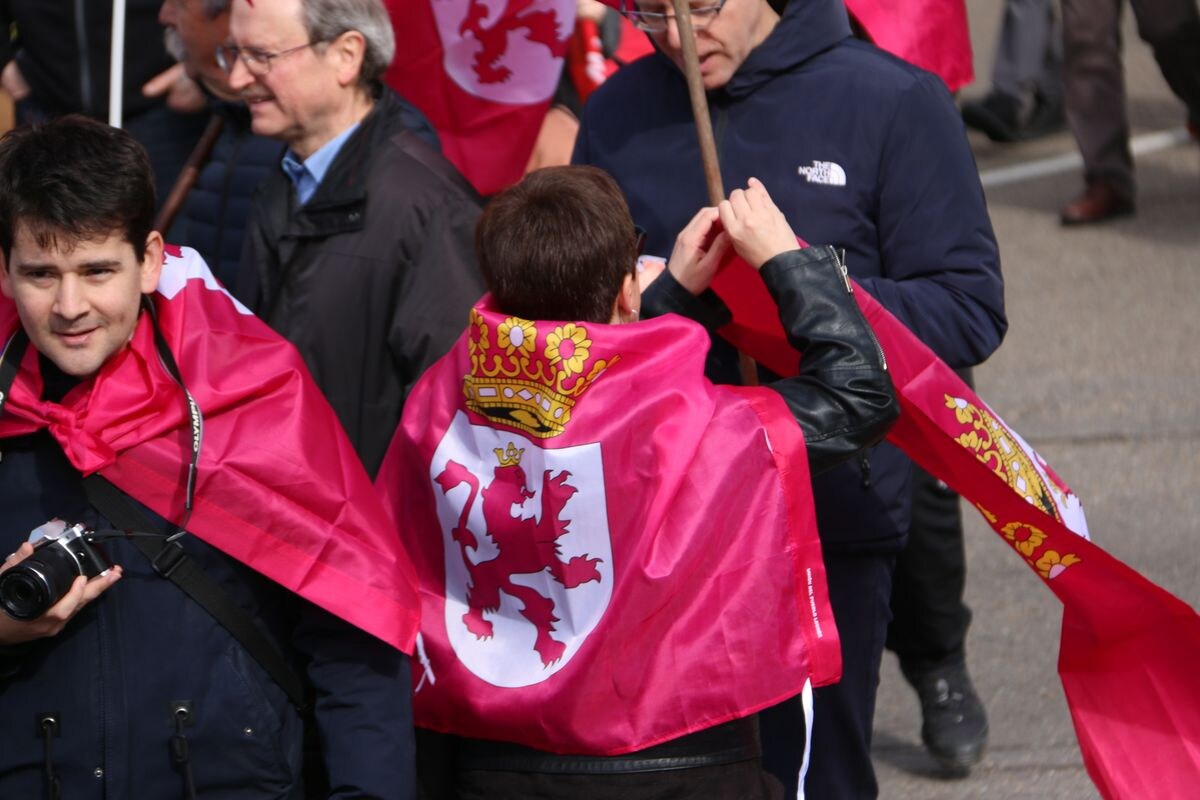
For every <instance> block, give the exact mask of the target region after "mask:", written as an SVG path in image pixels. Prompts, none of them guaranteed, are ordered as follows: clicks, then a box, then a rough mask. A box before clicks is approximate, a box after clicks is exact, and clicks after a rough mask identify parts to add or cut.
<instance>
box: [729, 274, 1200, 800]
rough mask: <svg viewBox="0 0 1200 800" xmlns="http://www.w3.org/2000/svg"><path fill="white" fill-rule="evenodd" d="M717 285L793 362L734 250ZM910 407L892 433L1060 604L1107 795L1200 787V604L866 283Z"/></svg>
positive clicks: (766, 344) (871, 313)
mask: <svg viewBox="0 0 1200 800" xmlns="http://www.w3.org/2000/svg"><path fill="white" fill-rule="evenodd" d="M713 288H714V289H715V290H716V291H717V293H718V294H719V295H720V296H721V297H722V299H724V300H725V302H726V303H727V304H728V305H729V307H730V309H731V311H732V312H733V322H732V323H731V324H730V325H729V326H727V328H725V329H723V330H722V333H723V335H724V336H725V337H726V338H727V339H728V340H729V341H730V342H732V343H733V344H734V345H735V346H737V347H739V349H742V350H743V351H744V352H746V353H748V354H749V355H751V356H753V357H754V358H756V359H758V360H759V361H760V362H761V363H763V364H765V365H766V366H767V367H769V368H771V369H772V370H774V371H776V372H778V373H780V374H784V375H786V374H794V373H795V371H796V370H795V366H794V365H795V364H796V352H795V351H794V350H792V349H791V347H790V346H789V345H788V344H787V341H786V338H785V335H784V332H783V328H782V326H781V325H780V324H779V320H778V315H777V313H776V312H775V308H774V304H773V302H772V300H771V297H770V295H769V294H768V292H767V289H766V286H765V285H764V284H763V282H762V279H761V278H760V277H759V276H758V274H757V273H756V272H755V271H754V270H753V269H752V268H751V267H750V266H749V265H747V264H746V263H745V262H742V261H740V260H737V259H735V260H734V261H732V262H731V263H730V264H729V265H728V266H727V267H726V268H725V269H724V270H723V271H722V272H721V273H720V274H719V275H718V277H717V280H716V281H714V283H713ZM855 295H856V297H857V298H858V302H859V305H860V306H861V307H862V309H863V312H864V314H865V315H866V317H867V320H868V321H869V322H870V323H871V326H872V327H873V328H874V330H875V333H876V336H877V337H878V339H879V341H880V344H881V345H882V347H883V350H884V353H885V355H886V358H887V362H888V369H889V371H890V372H891V375H892V381H893V383H894V384H895V387H896V391H897V394H898V395H899V397H900V404H901V417H900V420H899V421H898V422H897V423H896V425H895V426H894V427H893V428H892V431H891V433H890V434H889V436H888V439H889V440H890V441H891V442H892V443H893V444H895V445H897V446H898V447H900V448H901V449H902V450H903V451H904V452H905V453H906V454H908V456H909V457H911V458H912V459H913V460H914V461H915V462H916V463H918V464H920V465H921V466H922V467H923V468H924V469H926V470H927V471H928V472H930V473H932V474H933V475H935V476H936V477H938V478H940V479H941V480H943V481H945V482H946V483H947V484H948V485H949V486H950V487H951V488H953V489H954V490H955V491H956V492H958V493H959V494H960V495H962V496H963V497H965V498H966V499H967V500H968V501H969V502H971V503H972V504H973V505H974V506H975V507H976V508H977V509H978V510H979V513H980V514H982V515H983V516H984V518H985V519H986V520H987V521H988V523H989V524H990V525H991V526H992V528H994V529H995V530H996V532H997V533H999V534H1000V536H1001V537H1003V539H1004V541H1005V542H1006V543H1007V544H1008V545H1009V546H1011V547H1012V548H1013V549H1014V550H1015V551H1016V553H1017V554H1018V555H1019V556H1020V557H1021V558H1022V559H1023V560H1024V561H1025V562H1026V563H1027V564H1028V565H1029V566H1030V568H1031V569H1033V571H1034V572H1035V573H1037V575H1038V576H1039V577H1040V578H1041V579H1042V581H1043V582H1045V584H1046V585H1047V586H1048V587H1049V589H1050V590H1051V591H1053V592H1054V594H1055V596H1057V597H1058V598H1059V600H1061V601H1062V603H1063V629H1062V640H1061V644H1060V650H1059V674H1060V677H1061V679H1062V683H1063V688H1064V690H1065V693H1066V697H1067V703H1068V706H1069V707H1070V710H1071V716H1072V719H1073V720H1074V723H1075V730H1076V734H1077V736H1078V738H1079V744H1080V749H1081V751H1082V753H1083V759H1084V764H1085V765H1086V767H1087V770H1088V773H1089V775H1090V776H1091V777H1092V780H1093V781H1094V782H1095V784H1096V786H1097V787H1098V788H1099V789H1100V791H1101V793H1102V794H1103V795H1104V796H1105V797H1106V798H1143V797H1154V798H1190V797H1194V796H1195V793H1196V787H1197V786H1200V680H1197V678H1196V668H1197V665H1200V616H1198V615H1197V614H1196V612H1195V611H1194V610H1193V609H1192V608H1191V607H1190V606H1188V605H1187V604H1186V603H1184V602H1183V601H1181V600H1179V599H1178V598H1176V597H1174V596H1173V595H1171V594H1169V593H1168V592H1166V591H1165V590H1163V589H1161V588H1159V587H1158V586H1156V585H1154V584H1153V583H1151V582H1150V581H1148V580H1146V579H1145V578H1144V577H1142V576H1141V575H1139V574H1138V573H1137V572H1135V571H1134V570H1132V569H1130V568H1129V567H1128V566H1126V565H1125V564H1123V563H1121V562H1120V561H1118V560H1117V559H1115V558H1113V557H1112V556H1110V555H1109V554H1107V553H1105V552H1104V551H1103V550H1101V549H1100V548H1099V547H1097V546H1096V545H1094V544H1092V542H1091V541H1090V540H1089V538H1088V532H1087V527H1086V523H1085V521H1084V517H1083V512H1082V509H1081V507H1080V503H1079V499H1078V498H1077V497H1076V496H1075V495H1074V494H1072V493H1071V491H1070V489H1068V488H1067V486H1066V484H1065V483H1064V482H1063V481H1062V480H1061V479H1060V478H1059V477H1058V476H1057V475H1056V474H1055V473H1054V472H1053V470H1051V468H1050V466H1049V465H1048V464H1046V462H1045V461H1043V460H1042V458H1041V457H1040V456H1039V455H1038V454H1037V453H1036V452H1035V451H1034V450H1033V449H1032V448H1031V447H1030V446H1029V445H1028V444H1027V443H1026V442H1025V441H1024V440H1023V439H1022V438H1021V437H1020V436H1019V435H1018V434H1017V432H1016V431H1014V430H1012V429H1011V428H1009V427H1008V426H1007V425H1005V423H1004V421H1003V420H1002V419H1000V417H999V415H997V414H996V413H995V412H994V411H993V410H992V409H991V408H989V407H988V406H987V404H986V403H984V402H983V401H982V400H980V399H979V397H977V396H976V395H975V393H974V392H973V391H972V390H971V389H970V388H969V387H968V386H967V385H966V384H964V383H963V382H962V381H961V380H959V379H958V377H957V376H956V375H955V374H954V373H953V371H952V370H950V368H949V367H947V366H946V365H945V364H944V363H942V362H941V361H940V360H939V359H938V358H937V356H935V355H934V354H933V353H932V352H931V351H930V350H929V349H928V348H927V347H925V345H923V344H922V343H921V342H920V341H919V340H918V339H917V338H916V337H915V336H914V335H913V334H912V333H911V332H910V331H909V330H908V329H907V328H906V327H905V326H904V325H903V324H902V323H900V322H899V321H898V320H897V319H896V318H895V317H893V316H892V315H891V314H890V313H888V312H887V311H886V310H885V309H884V308H883V307H882V306H881V305H880V304H879V303H878V302H877V301H875V300H874V299H873V298H872V297H870V296H869V295H868V294H867V293H866V292H865V291H864V290H863V289H862V288H861V287H858V286H856V287H855Z"/></svg>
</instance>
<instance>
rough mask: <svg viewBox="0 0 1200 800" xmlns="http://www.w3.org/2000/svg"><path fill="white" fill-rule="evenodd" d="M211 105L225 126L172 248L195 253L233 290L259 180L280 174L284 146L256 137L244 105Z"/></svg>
mask: <svg viewBox="0 0 1200 800" xmlns="http://www.w3.org/2000/svg"><path fill="white" fill-rule="evenodd" d="M212 106H213V113H214V114H217V115H219V116H220V117H221V118H222V120H224V125H223V127H222V128H221V135H220V136H219V137H217V141H216V143H215V144H214V145H213V150H212V154H211V155H210V156H209V159H208V162H207V163H206V164H205V165H204V168H203V169H202V170H200V175H199V176H198V177H197V178H196V184H195V185H194V186H193V187H192V190H191V192H189V193H188V198H187V202H186V203H185V204H184V206H183V211H182V212H181V213H180V215H179V220H178V221H177V222H176V223H175V227H174V229H173V230H174V231H175V232H176V235H175V238H176V239H178V241H177V242H174V244H182V245H187V246H188V247H192V248H194V249H195V250H196V251H197V252H199V253H200V255H202V256H203V257H204V261H205V263H207V264H208V265H209V267H210V268H211V269H212V271H213V274H214V275H216V276H217V277H218V278H219V279H220V280H221V283H223V284H225V285H226V286H228V287H230V288H232V287H234V286H236V285H237V272H238V264H239V263H240V262H241V258H242V240H243V239H244V238H245V234H246V219H247V218H248V217H249V216H250V201H251V198H252V197H253V196H254V190H255V189H257V188H258V185H259V184H260V183H262V181H263V179H264V178H266V177H267V175H269V174H270V173H271V172H272V171H273V170H277V169H279V163H280V161H281V160H282V159H283V150H284V146H283V143H282V142H279V141H276V140H274V139H267V138H264V137H262V136H255V135H254V133H253V132H252V131H251V130H250V111H249V110H248V109H247V108H246V107H245V106H244V105H241V104H240V103H239V104H233V103H222V102H218V101H214V102H213V104H212Z"/></svg>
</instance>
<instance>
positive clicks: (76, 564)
mask: <svg viewBox="0 0 1200 800" xmlns="http://www.w3.org/2000/svg"><path fill="white" fill-rule="evenodd" d="M33 533H34V534H35V535H36V534H40V537H37V538H35V537H31V538H33V540H34V545H33V554H32V555H30V556H29V558H26V559H25V560H24V561H22V562H21V563H19V564H17V565H16V566H15V567H13V568H11V569H9V570H7V571H5V572H4V573H2V574H0V608H3V609H4V611H5V613H7V614H8V615H9V616H10V617H12V618H13V619H18V620H31V619H37V618H38V617H40V616H41V615H42V614H45V613H46V611H48V610H49V609H50V607H51V606H53V605H54V604H55V603H57V602H58V601H59V600H60V599H62V596H63V595H65V594H66V593H67V591H68V590H69V589H70V588H71V584H72V583H73V582H74V581H75V578H77V577H78V576H80V575H82V576H83V577H85V578H89V579H91V578H94V577H96V576H97V575H104V574H106V573H107V572H108V571H109V570H110V569H112V563H111V562H110V561H109V560H108V557H107V556H106V555H105V554H104V551H103V550H101V549H100V546H99V545H98V544H96V542H95V541H93V538H94V536H95V533H94V532H93V531H91V530H89V529H88V528H86V527H85V526H84V525H82V524H81V523H74V524H68V523H66V522H63V521H62V520H59V519H55V520H51V521H50V522H47V523H46V524H45V525H42V526H40V527H39V528H37V529H35V530H34V531H33Z"/></svg>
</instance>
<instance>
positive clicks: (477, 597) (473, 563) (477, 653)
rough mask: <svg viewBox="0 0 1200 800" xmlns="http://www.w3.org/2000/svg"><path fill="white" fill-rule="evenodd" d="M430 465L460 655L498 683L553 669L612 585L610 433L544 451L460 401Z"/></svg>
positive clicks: (451, 629)
mask: <svg viewBox="0 0 1200 800" xmlns="http://www.w3.org/2000/svg"><path fill="white" fill-rule="evenodd" d="M430 467H431V469H430V478H431V479H432V481H433V485H434V487H435V492H434V493H435V497H436V498H437V506H438V518H439V520H440V521H441V523H442V532H443V536H444V542H445V546H446V550H445V553H446V562H445V563H446V592H445V597H446V613H445V624H446V634H447V637H448V639H449V641H450V645H451V647H452V648H453V649H454V652H455V655H456V656H457V657H458V659H459V660H460V661H461V662H462V663H463V665H464V666H466V667H467V668H468V669H469V670H470V671H471V672H473V673H474V674H475V675H477V676H478V677H480V678H482V679H483V680H485V681H487V682H489V683H491V684H493V685H496V686H509V687H516V686H528V685H531V684H534V683H539V682H540V681H543V680H545V679H546V678H548V677H549V676H550V675H553V674H554V673H555V672H557V671H558V670H559V669H560V668H561V667H562V666H564V665H565V664H566V663H567V662H568V661H570V659H571V657H572V656H573V655H574V654H575V652H576V651H577V650H578V649H579V647H580V645H582V644H583V641H584V639H585V638H586V637H587V636H588V634H590V633H591V631H592V630H593V629H594V628H595V626H596V624H597V623H598V622H599V621H600V618H601V616H603V614H604V611H605V609H606V608H607V607H608V602H609V599H610V598H611V595H612V580H613V575H612V566H611V565H612V544H611V542H610V540H609V537H608V524H607V513H606V510H605V500H604V478H603V471H602V469H603V468H602V462H601V459H600V446H599V444H590V445H580V446H576V447H568V448H559V449H554V450H545V449H542V448H540V447H538V446H537V445H536V444H534V443H533V442H532V441H530V440H528V439H526V438H524V437H522V436H520V435H517V434H514V433H511V432H501V431H497V430H495V429H493V428H487V427H482V426H477V425H471V424H470V423H469V422H468V420H467V419H466V418H465V417H464V416H463V415H462V414H461V412H460V413H459V414H458V415H457V416H456V418H455V421H454V423H453V424H452V425H451V426H450V430H449V431H447V435H446V437H445V438H444V439H443V440H442V443H441V444H440V445H439V447H438V450H437V452H436V453H435V454H434V458H433V462H432V463H431V465H430ZM531 479H532V480H531Z"/></svg>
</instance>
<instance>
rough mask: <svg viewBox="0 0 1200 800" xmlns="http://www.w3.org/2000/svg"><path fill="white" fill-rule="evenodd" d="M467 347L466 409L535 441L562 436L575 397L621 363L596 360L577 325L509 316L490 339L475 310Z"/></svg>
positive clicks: (487, 327) (613, 359) (488, 328)
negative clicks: (526, 435) (519, 430)
mask: <svg viewBox="0 0 1200 800" xmlns="http://www.w3.org/2000/svg"><path fill="white" fill-rule="evenodd" d="M539 324H541V325H542V326H543V332H539V331H538V325H539ZM547 328H549V330H548V331H547V330H546V329H547ZM539 338H541V339H542V341H541V342H540V343H539ZM468 342H469V352H470V357H471V372H470V374H468V375H466V376H465V377H464V378H463V395H464V396H465V397H466V402H467V408H469V409H471V410H472V411H474V412H475V413H476V414H481V415H483V416H485V417H487V418H488V419H489V420H491V421H493V422H498V423H501V424H503V425H509V426H512V427H514V428H519V429H521V430H523V431H526V432H528V433H531V434H533V435H534V436H536V437H538V438H539V439H548V438H550V437H552V436H558V435H559V434H560V433H562V432H563V431H564V430H565V429H566V425H567V423H568V422H570V420H571V411H572V410H573V409H574V407H575V403H576V401H578V400H579V397H580V396H581V395H582V394H583V393H584V392H586V391H587V390H588V387H589V386H591V385H592V382H593V381H595V380H596V378H598V377H600V374H601V373H603V372H604V370H606V369H608V368H609V367H610V366H612V365H613V364H615V363H617V361H619V360H620V356H618V355H613V356H611V357H608V358H596V357H595V355H594V353H593V352H592V340H591V339H590V338H589V337H588V333H587V329H586V328H585V327H584V326H582V325H579V324H577V323H574V322H566V323H536V322H531V321H529V320H525V319H521V318H519V317H507V318H506V319H505V320H504V321H503V322H501V323H500V324H499V325H497V326H496V330H495V336H494V337H493V335H492V331H491V326H490V325H489V324H488V321H487V320H486V319H485V318H484V316H483V315H482V314H480V313H479V312H478V311H476V310H474V309H472V310H471V329H470V338H469V339H468Z"/></svg>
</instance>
